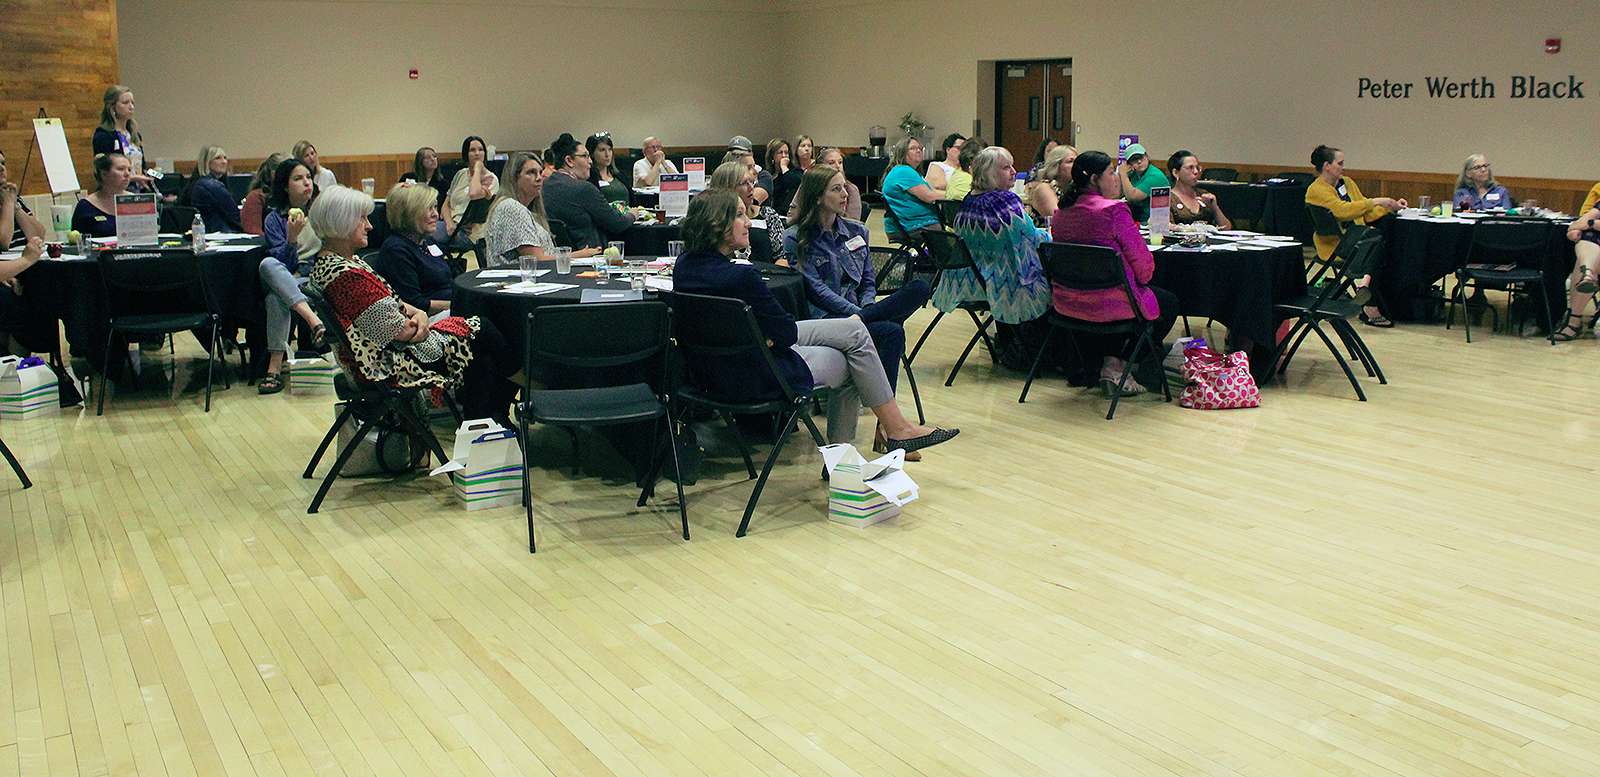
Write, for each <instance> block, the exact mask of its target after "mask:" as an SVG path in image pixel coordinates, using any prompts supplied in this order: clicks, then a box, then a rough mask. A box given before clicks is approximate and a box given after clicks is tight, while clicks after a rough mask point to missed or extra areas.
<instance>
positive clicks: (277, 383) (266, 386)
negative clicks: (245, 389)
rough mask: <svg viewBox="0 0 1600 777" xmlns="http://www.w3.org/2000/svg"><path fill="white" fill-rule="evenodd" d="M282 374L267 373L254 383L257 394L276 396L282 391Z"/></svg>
mask: <svg viewBox="0 0 1600 777" xmlns="http://www.w3.org/2000/svg"><path fill="white" fill-rule="evenodd" d="M284 375H285V373H284V372H282V371H280V372H269V373H267V374H265V375H262V376H261V380H258V381H256V393H257V394H276V393H278V392H280V391H282V390H283V376H284Z"/></svg>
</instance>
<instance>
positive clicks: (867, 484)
mask: <svg viewBox="0 0 1600 777" xmlns="http://www.w3.org/2000/svg"><path fill="white" fill-rule="evenodd" d="M817 450H819V451H821V452H822V461H823V463H824V464H826V465H827V468H828V520H830V521H834V522H835V523H842V524H846V525H849V526H871V525H872V524H875V523H878V522H879V521H886V520H888V519H890V518H893V517H895V516H897V515H899V514H900V508H901V507H903V506H905V505H906V504H908V503H910V502H913V501H915V500H916V498H917V483H916V481H914V480H912V479H911V476H910V475H907V474H906V473H905V460H906V452H905V451H891V452H890V453H888V454H886V455H884V456H880V457H878V458H876V459H873V460H872V461H867V460H866V459H865V458H863V457H862V455H861V452H860V451H858V450H856V446H854V445H851V444H849V443H838V444H836V445H828V446H825V447H822V448H818V449H817Z"/></svg>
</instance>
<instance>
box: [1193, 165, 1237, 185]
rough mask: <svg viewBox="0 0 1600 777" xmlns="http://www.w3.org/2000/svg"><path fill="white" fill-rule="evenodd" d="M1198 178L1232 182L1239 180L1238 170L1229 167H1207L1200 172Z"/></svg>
mask: <svg viewBox="0 0 1600 777" xmlns="http://www.w3.org/2000/svg"><path fill="white" fill-rule="evenodd" d="M1200 180H1202V181H1222V182H1224V183H1233V182H1234V181H1237V180H1239V171H1238V170H1235V169H1233V168H1231V167H1208V168H1206V169H1205V170H1203V171H1201V172H1200Z"/></svg>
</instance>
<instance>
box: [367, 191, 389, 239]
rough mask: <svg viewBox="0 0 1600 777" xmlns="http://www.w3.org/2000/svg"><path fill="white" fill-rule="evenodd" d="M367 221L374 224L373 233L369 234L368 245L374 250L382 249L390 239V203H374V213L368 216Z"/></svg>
mask: <svg viewBox="0 0 1600 777" xmlns="http://www.w3.org/2000/svg"><path fill="white" fill-rule="evenodd" d="M367 221H368V222H369V223H371V224H372V231H371V232H368V233H367V245H368V246H370V247H372V248H380V247H382V246H383V241H384V240H387V239H388V237H389V210H388V203H384V202H375V203H373V204H372V213H371V215H369V216H367Z"/></svg>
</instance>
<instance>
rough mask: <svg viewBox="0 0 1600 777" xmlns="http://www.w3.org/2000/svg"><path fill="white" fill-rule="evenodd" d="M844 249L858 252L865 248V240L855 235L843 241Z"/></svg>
mask: <svg viewBox="0 0 1600 777" xmlns="http://www.w3.org/2000/svg"><path fill="white" fill-rule="evenodd" d="M844 247H845V250H848V251H860V250H861V249H863V248H866V247H867V240H866V238H864V237H862V236H860V235H856V236H855V237H852V238H850V239H849V240H846V241H844Z"/></svg>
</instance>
